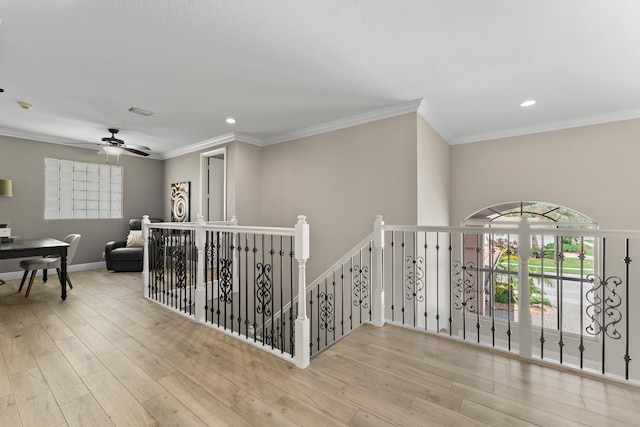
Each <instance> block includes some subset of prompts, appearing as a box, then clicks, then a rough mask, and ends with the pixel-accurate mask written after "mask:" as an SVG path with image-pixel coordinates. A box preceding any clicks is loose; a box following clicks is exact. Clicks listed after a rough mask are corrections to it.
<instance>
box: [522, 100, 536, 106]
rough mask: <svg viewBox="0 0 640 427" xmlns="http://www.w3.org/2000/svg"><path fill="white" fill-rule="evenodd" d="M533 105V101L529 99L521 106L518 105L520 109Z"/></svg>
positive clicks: (534, 101)
mask: <svg viewBox="0 0 640 427" xmlns="http://www.w3.org/2000/svg"><path fill="white" fill-rule="evenodd" d="M535 103H536V100H535V99H529V100H527V101H524V102H523V103H522V104H520V106H521V107H531V106H532V105H533V104H535Z"/></svg>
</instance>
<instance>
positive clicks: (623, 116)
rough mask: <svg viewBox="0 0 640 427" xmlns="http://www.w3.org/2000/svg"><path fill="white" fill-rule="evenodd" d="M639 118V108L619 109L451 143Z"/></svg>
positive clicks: (460, 139)
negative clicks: (615, 111)
mask: <svg viewBox="0 0 640 427" xmlns="http://www.w3.org/2000/svg"><path fill="white" fill-rule="evenodd" d="M638 118H640V109H633V110H625V111H619V112H617V113H612V114H603V115H599V116H591V117H583V118H579V119H574V120H562V121H558V122H553V123H546V124H543V125H538V126H525V127H520V128H513V129H505V130H503V131H499V132H486V133H479V134H475V135H468V136H463V137H459V138H453V139H452V140H451V142H450V144H451V145H459V144H470V143H473V142H481V141H488V140H492V139H502V138H511V137H515V136H524V135H531V134H536V133H542V132H553V131H557V130H564V129H572V128H578V127H584V126H593V125H601V124H605V123H613V122H621V121H624V120H633V119H638Z"/></svg>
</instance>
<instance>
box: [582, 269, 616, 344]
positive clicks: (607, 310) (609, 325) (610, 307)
mask: <svg viewBox="0 0 640 427" xmlns="http://www.w3.org/2000/svg"><path fill="white" fill-rule="evenodd" d="M587 280H589V281H591V282H592V283H593V284H594V285H593V286H592V287H591V289H589V290H588V291H587V294H586V298H587V301H588V302H589V305H588V306H587V309H586V312H587V317H588V318H589V320H591V324H590V325H588V326H587V327H586V331H587V333H588V334H590V335H594V336H596V335H600V334H602V333H603V334H605V335H607V336H608V337H609V338H612V339H616V340H617V339H620V338H622V335H621V334H620V332H619V331H618V329H617V328H616V325H617V324H618V323H619V322H620V321H621V320H622V313H621V312H620V309H619V307H620V306H621V305H622V297H620V295H618V293H617V288H618V286H620V285H621V284H622V279H621V278H619V277H617V276H611V277H608V278H606V279H601V278H600V277H598V276H597V275H594V274H590V275H588V276H587Z"/></svg>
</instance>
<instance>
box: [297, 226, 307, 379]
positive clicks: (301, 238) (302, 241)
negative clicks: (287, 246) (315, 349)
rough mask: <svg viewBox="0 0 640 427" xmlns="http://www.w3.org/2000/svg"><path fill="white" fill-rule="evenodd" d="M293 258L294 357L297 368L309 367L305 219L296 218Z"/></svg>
mask: <svg viewBox="0 0 640 427" xmlns="http://www.w3.org/2000/svg"><path fill="white" fill-rule="evenodd" d="M295 257H296V260H298V318H297V319H296V326H295V334H296V336H295V352H296V354H295V357H294V361H295V364H296V366H297V367H298V368H306V367H307V366H309V360H310V358H311V348H310V347H309V345H310V343H311V325H310V322H309V318H308V317H307V279H306V263H307V260H308V259H309V224H307V217H306V216H304V215H299V216H298V222H297V223H296V226H295Z"/></svg>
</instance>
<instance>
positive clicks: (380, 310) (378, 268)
mask: <svg viewBox="0 0 640 427" xmlns="http://www.w3.org/2000/svg"><path fill="white" fill-rule="evenodd" d="M373 230H374V236H373V250H374V260H373V262H374V263H375V267H374V270H373V271H374V277H373V307H372V317H373V324H374V325H375V326H378V327H382V326H384V277H382V263H383V260H382V249H383V248H384V221H383V220H382V215H377V216H376V220H375V222H374V224H373Z"/></svg>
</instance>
